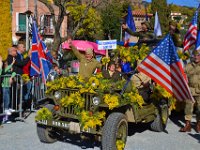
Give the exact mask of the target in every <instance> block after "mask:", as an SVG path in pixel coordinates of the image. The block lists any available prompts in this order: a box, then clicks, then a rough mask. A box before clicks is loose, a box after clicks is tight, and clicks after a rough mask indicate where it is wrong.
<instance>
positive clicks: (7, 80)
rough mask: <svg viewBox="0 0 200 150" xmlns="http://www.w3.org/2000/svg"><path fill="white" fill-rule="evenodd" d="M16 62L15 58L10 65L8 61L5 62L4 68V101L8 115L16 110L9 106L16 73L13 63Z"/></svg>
mask: <svg viewBox="0 0 200 150" xmlns="http://www.w3.org/2000/svg"><path fill="white" fill-rule="evenodd" d="M14 63H15V58H13V61H12V63H11V64H10V65H8V63H7V61H5V62H4V69H3V75H4V77H3V81H2V89H3V102H4V109H5V113H6V115H11V113H12V112H14V110H13V109H11V108H9V106H10V87H11V85H12V82H13V77H14V76H15V75H16V73H15V72H12V71H13V68H12V66H13V64H14Z"/></svg>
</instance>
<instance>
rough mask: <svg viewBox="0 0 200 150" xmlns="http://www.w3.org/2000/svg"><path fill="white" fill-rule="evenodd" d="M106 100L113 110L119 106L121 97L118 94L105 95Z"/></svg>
mask: <svg viewBox="0 0 200 150" xmlns="http://www.w3.org/2000/svg"><path fill="white" fill-rule="evenodd" d="M103 99H104V102H105V103H106V104H107V105H108V107H109V109H110V110H112V109H113V108H115V107H117V106H119V98H118V96H117V95H110V94H106V95H104V98H103Z"/></svg>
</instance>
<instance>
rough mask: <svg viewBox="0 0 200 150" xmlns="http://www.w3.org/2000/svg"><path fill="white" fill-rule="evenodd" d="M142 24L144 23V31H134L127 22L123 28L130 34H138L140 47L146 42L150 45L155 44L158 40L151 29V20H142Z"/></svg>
mask: <svg viewBox="0 0 200 150" xmlns="http://www.w3.org/2000/svg"><path fill="white" fill-rule="evenodd" d="M141 25H142V31H139V32H133V31H132V30H130V29H129V28H128V27H127V25H125V24H123V25H122V29H123V30H124V31H126V32H127V33H129V34H130V35H132V36H137V37H138V38H139V40H138V44H139V47H140V46H141V44H142V43H146V44H147V45H148V46H150V47H151V46H153V45H155V43H154V42H155V41H156V38H155V34H154V33H153V32H151V31H150V30H151V26H150V24H149V22H148V21H145V22H142V23H141Z"/></svg>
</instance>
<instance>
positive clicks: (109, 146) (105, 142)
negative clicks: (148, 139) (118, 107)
mask: <svg viewBox="0 0 200 150" xmlns="http://www.w3.org/2000/svg"><path fill="white" fill-rule="evenodd" d="M127 135H128V123H127V120H126V117H125V115H124V114H122V113H112V114H110V115H109V116H108V118H107V120H106V122H105V124H104V127H103V132H102V150H117V146H116V141H117V140H121V141H123V142H124V144H125V143H126V139H127Z"/></svg>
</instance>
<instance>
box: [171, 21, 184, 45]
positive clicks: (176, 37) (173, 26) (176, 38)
mask: <svg viewBox="0 0 200 150" xmlns="http://www.w3.org/2000/svg"><path fill="white" fill-rule="evenodd" d="M169 33H170V35H171V37H172V39H173V42H174V45H175V46H176V47H183V41H182V40H181V35H180V31H179V30H178V28H177V23H176V22H174V21H171V22H170V23H169Z"/></svg>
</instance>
